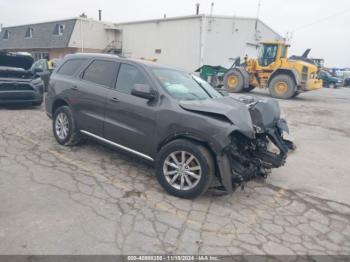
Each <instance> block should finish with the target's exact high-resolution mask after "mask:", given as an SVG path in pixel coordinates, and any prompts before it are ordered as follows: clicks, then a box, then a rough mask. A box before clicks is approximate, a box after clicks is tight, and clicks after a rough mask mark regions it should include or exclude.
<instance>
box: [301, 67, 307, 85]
mask: <svg viewBox="0 0 350 262" xmlns="http://www.w3.org/2000/svg"><path fill="white" fill-rule="evenodd" d="M307 74H308V68H307V67H306V66H303V71H302V73H301V79H302V81H307Z"/></svg>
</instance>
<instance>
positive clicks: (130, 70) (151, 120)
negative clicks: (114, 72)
mask: <svg viewBox="0 0 350 262" xmlns="http://www.w3.org/2000/svg"><path fill="white" fill-rule="evenodd" d="M135 84H145V85H149V86H151V87H152V84H151V81H150V78H149V77H148V76H147V73H146V72H145V71H144V70H143V69H142V68H141V67H138V66H137V65H134V64H128V63H121V64H120V68H119V72H118V78H117V82H116V85H115V88H114V89H111V90H109V93H108V99H107V102H106V113H105V124H104V136H105V138H106V139H108V140H110V141H113V142H115V143H117V144H119V145H122V146H124V147H127V148H128V149H132V150H134V151H136V152H137V153H142V154H145V155H147V156H150V155H152V153H153V152H154V148H155V144H154V142H153V139H154V134H155V129H156V116H157V108H158V100H157V99H155V100H151V101H150V100H147V99H145V98H140V97H136V96H133V95H131V90H132V89H133V87H134V85H135ZM129 151H130V150H129ZM134 153H135V152H134ZM146 158H147V157H146Z"/></svg>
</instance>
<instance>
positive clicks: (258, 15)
mask: <svg viewBox="0 0 350 262" xmlns="http://www.w3.org/2000/svg"><path fill="white" fill-rule="evenodd" d="M260 7H261V0H259V2H258V10H257V12H256V21H255V31H257V30H258V20H259V17H260Z"/></svg>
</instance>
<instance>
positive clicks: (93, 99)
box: [46, 54, 293, 198]
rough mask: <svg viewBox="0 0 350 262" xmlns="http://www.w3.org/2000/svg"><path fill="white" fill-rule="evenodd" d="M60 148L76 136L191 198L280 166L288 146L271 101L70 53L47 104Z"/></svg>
mask: <svg viewBox="0 0 350 262" xmlns="http://www.w3.org/2000/svg"><path fill="white" fill-rule="evenodd" d="M46 112H47V114H48V116H49V117H50V118H52V119H53V134H54V136H55V138H56V140H57V142H58V143H60V144H61V145H75V144H77V143H78V142H79V141H80V138H81V137H82V136H86V137H89V138H92V139H95V140H98V141H100V142H102V143H105V144H108V145H111V146H113V147H115V148H119V149H121V150H124V151H126V152H129V153H131V154H134V155H136V156H138V157H141V158H144V159H146V160H148V161H151V162H154V163H155V167H156V176H157V179H158V181H159V183H160V184H161V185H162V186H163V187H164V189H165V190H166V191H167V192H168V193H170V194H172V195H175V196H178V197H182V198H194V197H197V196H199V195H200V194H201V193H203V192H205V191H206V190H207V189H208V188H209V186H211V185H214V184H215V183H214V182H212V181H213V179H214V178H216V181H218V182H219V183H216V188H217V189H222V190H225V191H227V192H232V191H233V189H234V188H235V186H237V185H240V184H241V183H244V182H245V181H248V180H251V179H253V178H255V177H257V176H263V177H264V176H266V174H267V173H268V171H269V170H270V169H271V168H275V167H280V166H282V165H283V164H284V163H285V159H286V156H287V152H288V149H292V148H293V144H292V143H291V142H289V141H287V140H285V139H283V137H282V133H283V132H284V131H287V130H288V128H287V125H286V122H285V121H284V120H283V119H280V111H279V106H278V103H277V102H276V101H275V100H271V99H260V100H257V99H254V98H251V97H237V96H235V97H231V96H227V95H225V94H222V93H220V92H218V91H217V90H215V89H214V88H212V87H211V86H210V85H209V84H208V83H207V82H205V81H203V80H202V79H200V78H198V77H196V76H194V75H192V74H190V73H187V72H184V71H182V70H177V69H172V68H170V67H164V66H160V65H158V64H156V63H150V62H146V61H138V60H131V59H122V58H119V57H118V56H114V55H104V54H75V55H68V56H67V57H66V58H65V59H64V61H62V64H61V65H60V66H59V67H58V68H57V69H56V70H55V71H54V72H53V74H52V76H51V79H50V83H49V89H48V94H47V99H46Z"/></svg>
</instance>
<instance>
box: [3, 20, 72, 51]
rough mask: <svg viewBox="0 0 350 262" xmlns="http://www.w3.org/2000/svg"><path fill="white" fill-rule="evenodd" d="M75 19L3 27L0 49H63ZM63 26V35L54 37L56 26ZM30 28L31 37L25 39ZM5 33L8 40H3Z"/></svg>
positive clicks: (69, 36) (67, 41)
mask: <svg viewBox="0 0 350 262" xmlns="http://www.w3.org/2000/svg"><path fill="white" fill-rule="evenodd" d="M76 20H77V19H68V20H59V21H53V22H46V23H38V24H28V25H21V26H12V27H4V28H3V30H2V31H1V33H0V49H17V50H20V49H36V48H64V47H67V46H68V43H69V40H70V38H71V35H72V32H73V29H74V25H75V23H76ZM58 24H60V25H63V34H61V35H54V30H55V28H56V26H57V25H58ZM28 28H32V29H33V31H32V37H26V32H27V30H28ZM6 31H8V32H9V34H10V35H9V38H8V39H4V35H5V33H6Z"/></svg>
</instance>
